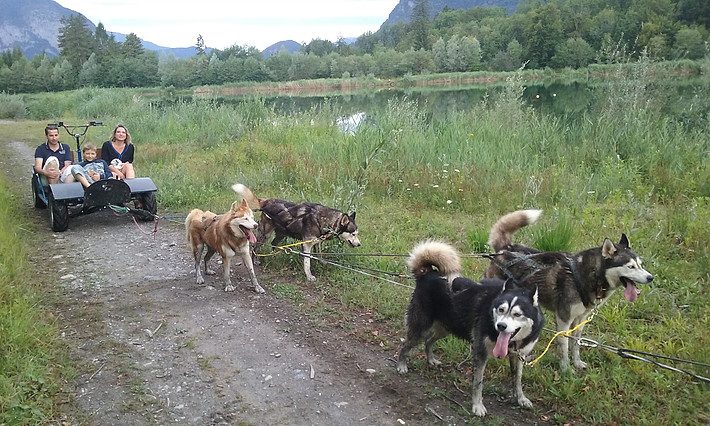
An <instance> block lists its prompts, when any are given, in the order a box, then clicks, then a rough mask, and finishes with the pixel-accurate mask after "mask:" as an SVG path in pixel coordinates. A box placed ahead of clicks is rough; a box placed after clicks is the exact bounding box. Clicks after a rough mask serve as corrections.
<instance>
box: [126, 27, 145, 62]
mask: <svg viewBox="0 0 710 426" xmlns="http://www.w3.org/2000/svg"><path fill="white" fill-rule="evenodd" d="M121 53H122V54H123V57H125V58H139V57H141V56H142V55H143V53H145V48H143V43H142V42H141V39H139V38H138V36H137V35H136V34H135V33H130V34H128V35H127V36H126V41H124V42H123V44H122V45H121Z"/></svg>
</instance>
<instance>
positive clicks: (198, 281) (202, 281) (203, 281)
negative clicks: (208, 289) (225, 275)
mask: <svg viewBox="0 0 710 426" xmlns="http://www.w3.org/2000/svg"><path fill="white" fill-rule="evenodd" d="M195 283H196V284H204V283H205V279H204V278H202V277H197V279H196V280H195Z"/></svg>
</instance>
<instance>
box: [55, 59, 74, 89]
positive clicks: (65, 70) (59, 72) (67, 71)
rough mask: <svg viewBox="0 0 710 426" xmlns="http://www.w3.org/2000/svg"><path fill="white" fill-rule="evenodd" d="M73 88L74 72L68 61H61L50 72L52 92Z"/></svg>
mask: <svg viewBox="0 0 710 426" xmlns="http://www.w3.org/2000/svg"><path fill="white" fill-rule="evenodd" d="M73 88H74V71H73V68H72V64H71V63H69V60H68V59H62V60H61V61H60V62H58V63H57V64H55V65H54V69H53V70H52V90H55V91H57V90H68V89H73Z"/></svg>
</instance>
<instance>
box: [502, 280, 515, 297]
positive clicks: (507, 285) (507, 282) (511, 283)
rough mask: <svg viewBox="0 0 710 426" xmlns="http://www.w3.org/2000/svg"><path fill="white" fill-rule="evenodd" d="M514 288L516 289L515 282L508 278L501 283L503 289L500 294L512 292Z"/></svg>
mask: <svg viewBox="0 0 710 426" xmlns="http://www.w3.org/2000/svg"><path fill="white" fill-rule="evenodd" d="M514 288H517V285H515V281H514V280H513V279H512V278H508V279H507V280H505V281H504V282H503V289H502V290H501V291H500V292H501V293H505V292H506V291H508V290H512V289H514Z"/></svg>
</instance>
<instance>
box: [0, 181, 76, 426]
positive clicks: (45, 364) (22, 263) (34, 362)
mask: <svg viewBox="0 0 710 426" xmlns="http://www.w3.org/2000/svg"><path fill="white" fill-rule="evenodd" d="M8 185H9V183H8V181H7V180H6V178H5V177H4V176H2V175H0V424H8V425H10V424H13V425H19V424H48V423H50V422H51V420H52V419H53V416H54V414H55V412H54V410H55V408H54V407H55V402H54V398H55V397H56V395H57V393H58V392H59V387H60V385H61V380H59V373H61V372H62V370H61V369H60V366H61V363H59V362H58V361H59V360H60V354H61V352H60V350H59V346H58V343H57V337H58V331H57V328H56V327H55V326H54V324H53V323H52V322H51V320H48V319H47V318H48V315H47V313H46V308H44V307H43V305H42V303H41V300H42V299H41V298H40V297H39V295H38V293H39V291H40V290H41V287H42V286H43V285H44V284H45V283H33V281H32V280H31V279H30V276H29V273H28V272H27V271H28V263H27V261H26V256H27V252H26V250H25V247H26V246H25V243H24V242H23V240H24V239H25V238H26V236H25V235H26V233H27V223H25V222H24V221H23V219H21V218H22V217H23V216H22V215H20V214H18V211H17V210H16V206H17V203H18V200H16V199H15V198H14V197H13V196H12V195H10V191H9V190H8ZM22 228H24V230H23V229H22ZM21 234H25V235H21ZM49 318H51V316H49Z"/></svg>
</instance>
